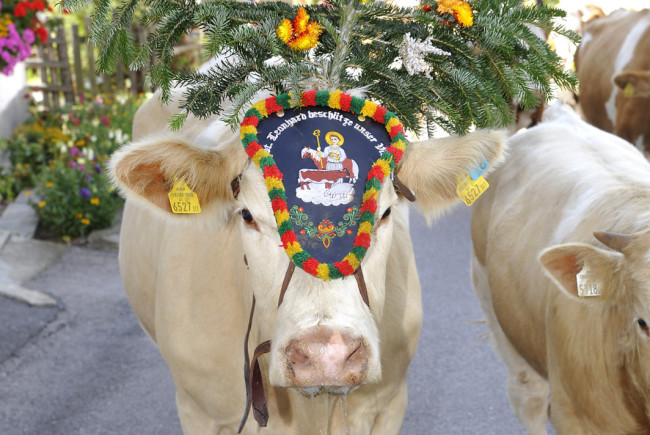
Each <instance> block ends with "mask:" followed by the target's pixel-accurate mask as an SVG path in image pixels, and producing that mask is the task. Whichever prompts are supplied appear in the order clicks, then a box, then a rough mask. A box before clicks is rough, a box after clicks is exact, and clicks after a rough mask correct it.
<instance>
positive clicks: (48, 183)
mask: <svg viewBox="0 0 650 435" xmlns="http://www.w3.org/2000/svg"><path fill="white" fill-rule="evenodd" d="M52 186H54V183H52V182H51V181H48V182H47V183H45V187H52Z"/></svg>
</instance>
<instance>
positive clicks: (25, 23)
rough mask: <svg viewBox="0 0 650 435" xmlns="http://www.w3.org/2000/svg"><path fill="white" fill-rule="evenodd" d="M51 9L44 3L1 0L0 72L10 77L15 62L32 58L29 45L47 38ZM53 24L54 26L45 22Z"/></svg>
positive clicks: (45, 1)
mask: <svg viewBox="0 0 650 435" xmlns="http://www.w3.org/2000/svg"><path fill="white" fill-rule="evenodd" d="M52 11H53V9H52V8H51V7H50V5H49V4H48V2H47V0H35V1H24V0H21V1H15V0H2V1H0V71H1V72H2V74H4V75H11V74H13V71H14V67H15V66H16V64H17V63H18V62H21V61H23V60H25V59H27V58H28V57H29V56H30V55H31V51H32V45H36V44H39V43H44V42H46V41H47V39H48V30H47V28H46V22H48V18H49V17H48V16H47V13H48V12H52ZM49 24H53V23H48V25H49Z"/></svg>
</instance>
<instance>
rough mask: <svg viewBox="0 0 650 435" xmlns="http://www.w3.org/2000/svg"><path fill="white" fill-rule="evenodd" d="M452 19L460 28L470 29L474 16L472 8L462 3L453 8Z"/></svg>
mask: <svg viewBox="0 0 650 435" xmlns="http://www.w3.org/2000/svg"><path fill="white" fill-rule="evenodd" d="M454 17H455V18H456V20H458V22H459V23H460V25H461V26H464V27H470V26H471V25H472V24H474V14H473V13H472V8H471V6H470V5H469V3H467V2H462V3H460V4H459V5H457V6H455V7H454Z"/></svg>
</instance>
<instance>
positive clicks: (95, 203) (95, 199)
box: [90, 198, 99, 205]
mask: <svg viewBox="0 0 650 435" xmlns="http://www.w3.org/2000/svg"><path fill="white" fill-rule="evenodd" d="M90 203H91V204H92V205H99V198H90Z"/></svg>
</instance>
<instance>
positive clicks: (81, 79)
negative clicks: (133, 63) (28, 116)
mask: <svg viewBox="0 0 650 435" xmlns="http://www.w3.org/2000/svg"><path fill="white" fill-rule="evenodd" d="M84 24H85V28H86V29H90V19H89V18H86V20H85V23H84ZM132 32H133V36H134V39H135V40H136V42H138V43H141V42H144V41H145V39H146V37H147V31H146V29H145V28H143V27H134V28H133V30H132ZM65 33H66V32H65V30H64V28H63V27H59V28H57V29H56V30H55V32H54V34H55V36H54V37H51V36H50V38H49V40H48V42H47V43H45V44H42V45H40V46H39V47H38V52H37V55H36V56H33V57H31V58H30V59H28V60H27V61H26V66H27V68H30V69H34V70H36V71H37V73H38V76H39V77H40V80H41V82H40V83H38V84H31V83H30V84H28V88H30V89H32V90H35V91H40V92H42V93H43V105H44V106H45V108H47V109H51V108H58V107H60V106H61V105H62V104H75V103H76V102H77V101H79V100H80V98H83V97H81V95H83V96H84V97H86V98H87V97H90V98H94V97H95V96H97V95H99V94H101V93H113V92H115V91H125V90H127V91H129V92H133V93H140V92H145V91H152V90H153V89H151V87H150V86H149V85H148V84H147V83H146V82H145V77H146V74H147V71H148V69H149V67H150V64H149V65H147V66H146V67H145V68H144V69H143V70H140V71H129V70H128V69H127V68H126V67H125V66H124V65H122V63H121V62H119V63H118V64H117V67H116V72H115V74H113V75H111V76H109V75H105V74H104V75H97V73H96V72H95V49H94V46H93V45H92V44H89V43H88V39H89V38H88V31H86V35H83V36H82V35H80V34H79V26H78V25H77V24H74V25H72V28H71V32H70V38H69V39H68V38H66V34H65ZM70 41H71V42H72V43H71V44H70ZM70 45H71V46H72V49H71V50H70ZM70 54H71V55H70Z"/></svg>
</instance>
